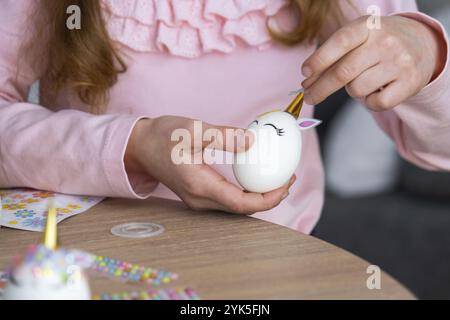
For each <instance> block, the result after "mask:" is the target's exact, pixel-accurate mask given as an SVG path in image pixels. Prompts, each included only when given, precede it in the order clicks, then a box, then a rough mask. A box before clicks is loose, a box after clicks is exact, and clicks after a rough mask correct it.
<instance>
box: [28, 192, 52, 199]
mask: <svg viewBox="0 0 450 320" xmlns="http://www.w3.org/2000/svg"><path fill="white" fill-rule="evenodd" d="M53 196H55V194H54V193H53V192H44V191H41V192H35V193H33V197H35V198H41V199H47V198H51V197H53Z"/></svg>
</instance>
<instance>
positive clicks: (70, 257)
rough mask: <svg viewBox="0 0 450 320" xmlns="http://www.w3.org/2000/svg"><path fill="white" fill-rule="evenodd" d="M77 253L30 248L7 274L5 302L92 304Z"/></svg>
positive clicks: (4, 292) (43, 247) (41, 247)
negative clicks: (70, 301)
mask: <svg viewBox="0 0 450 320" xmlns="http://www.w3.org/2000/svg"><path fill="white" fill-rule="evenodd" d="M81 260H83V258H82V257H81V256H80V255H79V254H78V253H77V252H76V251H67V250H63V249H59V250H50V249H48V248H47V247H45V246H44V245H35V246H32V247H30V249H29V250H28V251H27V253H26V254H25V256H24V257H23V258H20V259H18V260H17V261H15V262H14V264H13V266H12V267H11V268H10V270H9V271H8V272H7V283H6V286H5V288H4V291H3V295H2V298H3V299H5V300H89V299H90V298H91V293H90V289H89V284H88V281H87V278H86V276H85V274H84V272H83V265H82V263H80V261H81Z"/></svg>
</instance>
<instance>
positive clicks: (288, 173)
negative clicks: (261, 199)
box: [233, 111, 302, 193]
mask: <svg viewBox="0 0 450 320" xmlns="http://www.w3.org/2000/svg"><path fill="white" fill-rule="evenodd" d="M248 130H249V131H252V132H253V134H254V135H255V142H254V144H253V146H252V147H251V148H250V149H249V150H248V151H247V152H245V153H238V154H237V155H236V157H235V163H234V165H233V172H234V175H235V177H236V179H237V181H238V182H239V184H240V185H241V186H242V187H243V188H244V189H245V190H247V191H250V192H257V193H266V192H269V191H272V190H275V189H278V188H280V187H282V186H283V185H285V184H286V183H288V182H289V180H290V179H291V177H292V175H293V174H294V172H295V170H296V169H297V167H298V164H299V162H300V158H301V153H302V135H301V132H300V127H299V125H298V123H297V120H296V119H295V118H294V117H293V116H292V115H291V114H289V113H287V112H282V111H277V112H271V113H267V114H265V115H262V116H260V117H259V118H258V119H256V120H255V121H254V122H253V123H252V124H251V125H250V126H249V128H248Z"/></svg>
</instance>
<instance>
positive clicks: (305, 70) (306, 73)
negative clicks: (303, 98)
mask: <svg viewBox="0 0 450 320" xmlns="http://www.w3.org/2000/svg"><path fill="white" fill-rule="evenodd" d="M302 73H303V76H304V77H305V78H309V77H311V76H312V75H313V71H312V69H311V68H310V67H308V66H303V68H302Z"/></svg>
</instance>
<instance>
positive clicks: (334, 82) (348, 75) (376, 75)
mask: <svg viewBox="0 0 450 320" xmlns="http://www.w3.org/2000/svg"><path fill="white" fill-rule="evenodd" d="M367 19H368V18H367V17H363V18H360V19H358V20H356V21H354V22H352V23H351V24H349V25H348V26H345V27H343V28H342V29H340V30H339V31H337V32H336V33H335V34H334V35H333V36H331V37H330V39H329V40H328V41H326V42H325V43H324V44H323V45H322V46H321V47H320V48H319V49H318V50H317V51H316V52H315V53H314V54H313V55H312V56H311V57H309V58H308V59H307V60H306V62H305V63H304V64H303V68H302V72H303V75H304V76H305V77H306V78H307V79H306V80H305V81H304V82H303V83H302V85H303V87H304V88H305V91H306V98H305V101H306V102H307V103H309V104H318V103H320V102H322V101H323V100H325V99H326V98H327V97H328V96H330V95H331V94H333V93H334V92H336V91H338V90H339V89H341V88H343V87H345V88H346V89H347V92H348V93H349V95H350V96H352V97H354V98H361V99H364V100H365V104H366V105H367V106H368V108H370V109H371V110H373V111H386V110H390V109H392V108H394V107H395V106H397V105H399V104H400V103H402V102H403V101H405V100H406V99H408V98H410V97H412V96H414V95H416V94H417V93H419V91H420V90H422V89H423V88H424V87H425V86H426V85H427V84H428V83H430V80H432V79H434V78H436V77H437V76H438V75H439V74H440V73H441V71H442V70H443V68H444V64H445V56H443V53H445V50H441V48H443V47H445V43H443V39H441V38H442V37H439V35H438V34H437V33H436V32H434V31H433V30H432V29H431V28H429V27H428V26H426V25H425V24H422V23H421V22H418V21H415V20H413V19H409V18H404V17H400V16H391V17H382V18H381V29H378V30H377V29H374V30H371V29H369V28H368V26H367Z"/></svg>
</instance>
